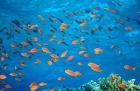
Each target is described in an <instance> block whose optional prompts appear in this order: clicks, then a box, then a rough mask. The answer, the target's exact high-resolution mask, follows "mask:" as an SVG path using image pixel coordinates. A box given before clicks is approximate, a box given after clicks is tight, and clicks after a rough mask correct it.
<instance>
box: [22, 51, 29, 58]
mask: <svg viewBox="0 0 140 91" xmlns="http://www.w3.org/2000/svg"><path fill="white" fill-rule="evenodd" d="M21 55H22V56H23V57H29V54H28V53H26V52H22V53H21Z"/></svg>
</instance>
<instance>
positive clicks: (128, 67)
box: [123, 65, 136, 70]
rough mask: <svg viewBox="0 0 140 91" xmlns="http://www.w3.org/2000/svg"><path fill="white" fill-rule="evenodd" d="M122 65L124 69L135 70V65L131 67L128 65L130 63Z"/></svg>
mask: <svg viewBox="0 0 140 91" xmlns="http://www.w3.org/2000/svg"><path fill="white" fill-rule="evenodd" d="M123 67H124V69H126V70H135V69H136V67H133V66H130V65H124V66H123Z"/></svg>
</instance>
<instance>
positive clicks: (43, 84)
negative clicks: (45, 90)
mask: <svg viewBox="0 0 140 91" xmlns="http://www.w3.org/2000/svg"><path fill="white" fill-rule="evenodd" d="M39 86H40V87H43V86H47V83H46V82H40V83H39Z"/></svg>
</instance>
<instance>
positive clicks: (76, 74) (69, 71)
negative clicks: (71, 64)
mask: <svg viewBox="0 0 140 91" xmlns="http://www.w3.org/2000/svg"><path fill="white" fill-rule="evenodd" d="M65 73H66V74H68V75H70V76H73V77H77V76H81V73H80V72H79V71H76V72H74V71H72V70H69V69H68V70H65Z"/></svg>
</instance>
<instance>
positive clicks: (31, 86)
mask: <svg viewBox="0 0 140 91" xmlns="http://www.w3.org/2000/svg"><path fill="white" fill-rule="evenodd" d="M29 87H30V90H31V91H35V90H37V89H38V88H39V85H38V84H37V83H35V82H32V83H31V84H30V85H29Z"/></svg>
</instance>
